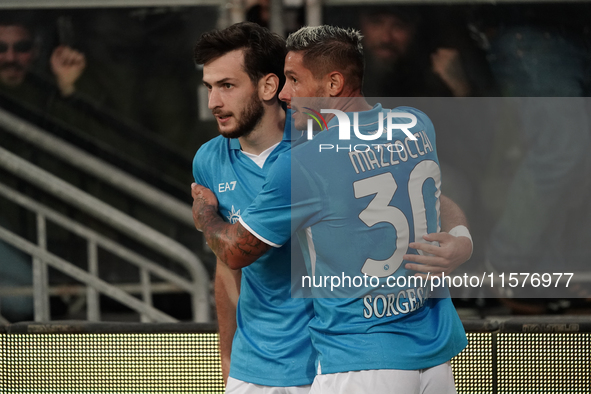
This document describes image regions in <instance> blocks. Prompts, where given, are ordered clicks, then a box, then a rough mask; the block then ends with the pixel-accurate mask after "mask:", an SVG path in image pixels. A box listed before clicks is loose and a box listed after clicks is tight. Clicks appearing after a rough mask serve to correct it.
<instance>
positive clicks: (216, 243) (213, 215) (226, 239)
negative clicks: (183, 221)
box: [199, 206, 271, 269]
mask: <svg viewBox="0 0 591 394" xmlns="http://www.w3.org/2000/svg"><path fill="white" fill-rule="evenodd" d="M199 222H200V223H201V228H202V230H203V234H205V239H206V241H207V244H208V245H209V247H210V248H211V250H213V252H214V253H215V254H216V256H217V257H218V258H219V259H220V260H222V261H223V262H224V263H226V264H227V265H228V266H229V267H230V268H232V269H238V268H242V267H246V266H247V265H250V264H251V263H253V262H254V261H255V260H257V259H258V258H259V257H260V256H262V255H263V254H265V252H267V251H268V250H269V249H270V248H271V247H270V246H269V245H267V244H266V243H264V242H262V241H261V240H259V239H258V238H257V237H255V236H254V235H252V234H251V233H250V232H249V231H248V230H247V229H245V228H244V227H243V226H242V224H240V223H239V222H238V223H235V224H230V223H226V222H224V220H223V219H222V218H221V217H220V216H219V215H218V213H217V210H216V209H215V208H214V207H213V206H205V207H203V208H202V209H201V210H200V212H199Z"/></svg>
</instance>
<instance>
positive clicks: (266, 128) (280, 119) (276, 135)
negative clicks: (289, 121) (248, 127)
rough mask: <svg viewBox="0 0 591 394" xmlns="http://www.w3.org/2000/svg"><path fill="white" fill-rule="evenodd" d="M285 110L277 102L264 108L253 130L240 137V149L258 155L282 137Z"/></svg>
mask: <svg viewBox="0 0 591 394" xmlns="http://www.w3.org/2000/svg"><path fill="white" fill-rule="evenodd" d="M284 128H285V111H284V110H283V108H281V106H280V105H279V104H275V105H270V106H268V107H266V108H265V114H264V115H263V117H262V118H261V121H260V122H259V123H258V124H257V125H256V127H255V128H254V130H253V131H252V132H251V133H250V134H248V135H247V136H246V137H240V138H239V140H240V147H241V149H242V151H244V152H247V153H251V154H253V155H260V154H261V153H262V152H264V151H265V150H267V149H269V148H270V147H272V146H273V145H275V144H277V143H278V142H280V141H281V140H282V139H283V129H284Z"/></svg>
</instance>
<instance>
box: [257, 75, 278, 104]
mask: <svg viewBox="0 0 591 394" xmlns="http://www.w3.org/2000/svg"><path fill="white" fill-rule="evenodd" d="M278 89H279V77H278V76H277V75H275V74H267V75H265V76H264V77H262V78H261V79H260V80H259V97H260V98H261V99H262V100H272V99H273V98H275V97H276V95H277V90H278Z"/></svg>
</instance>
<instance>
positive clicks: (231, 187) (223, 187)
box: [218, 181, 236, 193]
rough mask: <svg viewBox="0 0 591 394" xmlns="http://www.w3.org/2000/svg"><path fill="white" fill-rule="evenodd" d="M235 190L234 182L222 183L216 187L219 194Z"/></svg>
mask: <svg viewBox="0 0 591 394" xmlns="http://www.w3.org/2000/svg"><path fill="white" fill-rule="evenodd" d="M235 188H236V181H232V182H222V183H220V184H219V185H218V191H219V192H220V193H223V192H226V191H228V190H230V191H232V190H234V189H235Z"/></svg>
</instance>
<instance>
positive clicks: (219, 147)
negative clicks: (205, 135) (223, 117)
mask: <svg viewBox="0 0 591 394" xmlns="http://www.w3.org/2000/svg"><path fill="white" fill-rule="evenodd" d="M228 144H229V140H228V139H227V138H224V137H222V136H221V135H219V136H217V137H215V138H212V139H211V140H209V141H207V142H206V143H205V144H203V145H201V146H200V147H199V149H198V150H197V153H195V157H194V158H193V165H195V164H197V163H198V162H202V161H203V160H211V159H214V158H219V157H220V156H221V155H223V154H227V151H228Z"/></svg>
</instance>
